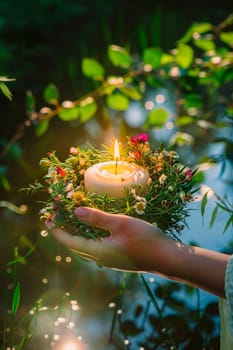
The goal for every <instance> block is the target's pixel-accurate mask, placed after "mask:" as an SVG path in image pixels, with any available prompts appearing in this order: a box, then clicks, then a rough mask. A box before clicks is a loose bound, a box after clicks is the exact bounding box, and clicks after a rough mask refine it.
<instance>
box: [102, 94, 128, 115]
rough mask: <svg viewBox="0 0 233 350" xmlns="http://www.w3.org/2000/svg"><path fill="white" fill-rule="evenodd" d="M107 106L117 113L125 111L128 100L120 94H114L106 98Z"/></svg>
mask: <svg viewBox="0 0 233 350" xmlns="http://www.w3.org/2000/svg"><path fill="white" fill-rule="evenodd" d="M107 105H108V106H109V107H110V108H112V109H115V110H117V111H126V110H127V109H128V107H129V99H128V98H127V97H126V96H124V95H122V94H120V93H115V94H113V95H110V96H107Z"/></svg>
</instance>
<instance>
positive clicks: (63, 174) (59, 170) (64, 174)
mask: <svg viewBox="0 0 233 350" xmlns="http://www.w3.org/2000/svg"><path fill="white" fill-rule="evenodd" d="M56 171H57V174H58V175H61V176H66V171H65V169H63V168H62V167H61V166H57V167H56Z"/></svg>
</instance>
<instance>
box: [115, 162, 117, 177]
mask: <svg viewBox="0 0 233 350" xmlns="http://www.w3.org/2000/svg"><path fill="white" fill-rule="evenodd" d="M115 175H117V159H116V165H115Z"/></svg>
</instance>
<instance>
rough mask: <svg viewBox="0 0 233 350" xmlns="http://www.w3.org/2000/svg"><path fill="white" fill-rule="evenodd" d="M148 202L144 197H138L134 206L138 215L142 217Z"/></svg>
mask: <svg viewBox="0 0 233 350" xmlns="http://www.w3.org/2000/svg"><path fill="white" fill-rule="evenodd" d="M146 204H147V201H146V199H145V198H143V197H139V196H138V197H137V202H136V203H135V205H134V208H135V211H136V213H137V214H139V215H142V214H144V213H145V211H144V209H145V208H146Z"/></svg>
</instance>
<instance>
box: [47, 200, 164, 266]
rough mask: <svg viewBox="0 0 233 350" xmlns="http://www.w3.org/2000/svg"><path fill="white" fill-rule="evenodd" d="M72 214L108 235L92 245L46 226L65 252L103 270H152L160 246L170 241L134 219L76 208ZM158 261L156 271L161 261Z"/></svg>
mask: <svg viewBox="0 0 233 350" xmlns="http://www.w3.org/2000/svg"><path fill="white" fill-rule="evenodd" d="M75 214H76V215H77V217H78V218H79V219H80V220H81V221H84V222H86V223H88V224H90V225H92V226H95V227H99V228H102V229H104V230H106V231H109V233H110V235H109V236H108V237H105V238H102V239H100V240H96V241H94V240H91V239H89V240H87V239H85V238H83V237H81V236H74V235H71V234H69V233H68V232H65V231H64V230H61V229H57V228H54V227H53V226H52V225H51V223H47V226H48V228H49V229H50V231H51V233H52V234H53V235H54V237H55V238H57V239H58V240H59V241H61V242H62V243H63V244H65V245H66V246H67V247H68V248H70V249H71V250H73V251H75V252H77V253H78V254H79V255H80V256H82V257H84V258H86V259H89V260H93V261H96V262H97V263H98V264H100V265H103V266H107V267H111V268H114V269H119V270H130V271H144V270H145V271H147V270H152V269H154V266H155V265H156V264H157V259H158V258H159V257H158V254H156V252H157V253H158V251H159V252H161V248H162V242H164V241H166V240H170V239H169V238H168V237H167V236H166V235H165V234H164V233H163V232H162V231H161V230H160V229H158V228H157V227H155V226H154V225H152V224H149V223H147V222H145V221H143V220H140V219H137V218H133V217H129V216H126V215H119V214H109V213H105V212H103V211H100V210H97V209H93V208H87V207H79V208H77V209H76V211H75ZM159 255H160V254H159ZM158 260H160V261H158V264H157V265H158V268H159V266H160V265H161V261H164V258H163V259H162V260H161V259H158Z"/></svg>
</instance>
